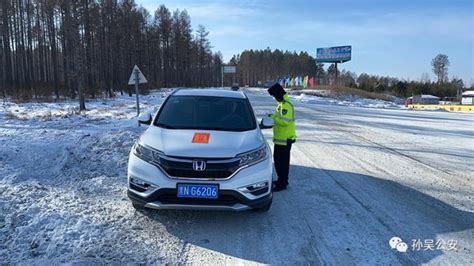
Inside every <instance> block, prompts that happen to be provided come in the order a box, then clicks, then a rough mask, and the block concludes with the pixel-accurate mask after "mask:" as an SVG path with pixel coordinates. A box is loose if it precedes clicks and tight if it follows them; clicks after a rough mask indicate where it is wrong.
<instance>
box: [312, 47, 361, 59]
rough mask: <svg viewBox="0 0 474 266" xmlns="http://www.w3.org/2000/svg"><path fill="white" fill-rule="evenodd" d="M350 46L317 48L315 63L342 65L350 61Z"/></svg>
mask: <svg viewBox="0 0 474 266" xmlns="http://www.w3.org/2000/svg"><path fill="white" fill-rule="evenodd" d="M351 52H352V46H350V45H346V46H336V47H328V48H318V49H317V50H316V61H318V62H320V63H344V62H347V61H350V60H351Z"/></svg>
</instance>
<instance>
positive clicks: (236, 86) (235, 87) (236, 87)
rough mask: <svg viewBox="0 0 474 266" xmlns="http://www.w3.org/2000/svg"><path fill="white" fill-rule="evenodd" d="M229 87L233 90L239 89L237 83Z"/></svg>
mask: <svg viewBox="0 0 474 266" xmlns="http://www.w3.org/2000/svg"><path fill="white" fill-rule="evenodd" d="M230 89H231V90H233V91H238V90H239V89H240V87H239V83H234V84H232V87H230Z"/></svg>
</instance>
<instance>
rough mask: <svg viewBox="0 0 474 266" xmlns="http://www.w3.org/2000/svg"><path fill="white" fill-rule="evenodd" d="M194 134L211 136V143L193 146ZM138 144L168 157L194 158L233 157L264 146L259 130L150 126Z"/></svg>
mask: <svg viewBox="0 0 474 266" xmlns="http://www.w3.org/2000/svg"><path fill="white" fill-rule="evenodd" d="M195 133H209V134H210V137H209V142H208V143H206V144H204V143H193V142H192V139H193V136H194V134H195ZM139 141H140V143H141V144H143V145H146V146H149V147H151V148H154V149H157V150H160V151H162V152H164V153H165V154H166V155H168V156H179V157H193V158H231V157H234V156H236V155H237V154H239V153H243V152H247V151H250V150H253V149H257V148H259V147H260V146H262V145H263V144H264V143H265V140H264V138H263V136H262V134H261V132H260V130H259V129H258V128H257V129H255V130H250V131H245V132H228V131H213V130H177V129H164V128H160V127H156V126H150V127H149V128H148V129H147V130H146V131H145V132H144V133H143V134H142V136H141V137H140V140H139Z"/></svg>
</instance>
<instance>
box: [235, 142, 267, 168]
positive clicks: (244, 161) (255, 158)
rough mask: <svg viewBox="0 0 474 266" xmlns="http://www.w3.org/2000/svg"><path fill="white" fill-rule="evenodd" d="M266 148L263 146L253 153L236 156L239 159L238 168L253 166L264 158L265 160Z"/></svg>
mask: <svg viewBox="0 0 474 266" xmlns="http://www.w3.org/2000/svg"><path fill="white" fill-rule="evenodd" d="M267 155H268V154H267V147H266V146H265V145H264V146H262V147H261V148H259V149H257V150H253V151H250V152H247V153H243V154H241V155H239V156H237V157H238V158H240V164H239V165H240V166H243V165H250V164H254V163H257V162H259V161H262V160H264V159H265V158H267Z"/></svg>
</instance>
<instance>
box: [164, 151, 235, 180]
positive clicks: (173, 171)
mask: <svg viewBox="0 0 474 266" xmlns="http://www.w3.org/2000/svg"><path fill="white" fill-rule="evenodd" d="M200 160H203V161H206V169H205V170H204V171H196V170H194V169H193V159H189V158H187V159H182V158H174V157H168V156H166V157H160V166H161V167H162V168H163V170H164V171H165V172H166V173H167V174H168V175H169V176H172V177H180V178H197V179H198V178H212V179H225V178H228V177H230V176H231V175H232V174H233V173H234V172H235V171H237V169H238V168H239V160H238V159H235V160H232V159H230V160H229V159H200Z"/></svg>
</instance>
